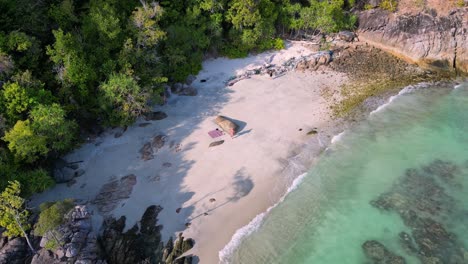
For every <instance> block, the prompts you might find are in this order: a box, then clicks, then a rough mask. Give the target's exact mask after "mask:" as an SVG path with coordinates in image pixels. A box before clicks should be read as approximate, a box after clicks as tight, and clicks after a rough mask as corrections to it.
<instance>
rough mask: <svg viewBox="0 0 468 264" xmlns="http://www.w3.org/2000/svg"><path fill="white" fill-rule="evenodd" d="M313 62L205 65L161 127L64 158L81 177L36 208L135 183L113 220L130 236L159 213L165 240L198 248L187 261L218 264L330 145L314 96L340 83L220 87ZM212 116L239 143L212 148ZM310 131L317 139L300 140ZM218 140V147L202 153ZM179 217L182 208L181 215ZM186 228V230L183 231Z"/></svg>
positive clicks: (291, 80)
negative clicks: (259, 71)
mask: <svg viewBox="0 0 468 264" xmlns="http://www.w3.org/2000/svg"><path fill="white" fill-rule="evenodd" d="M310 53H311V51H309V50H308V49H307V48H306V47H304V46H303V43H300V42H297V43H294V44H291V45H289V47H288V49H286V50H283V51H279V52H271V53H263V54H260V55H256V56H251V57H249V58H245V59H236V60H229V59H223V58H221V59H214V60H208V61H206V62H205V63H204V65H203V66H204V67H203V71H202V72H200V74H199V75H198V76H197V79H196V80H195V82H194V84H193V86H194V87H196V88H198V90H199V94H198V96H196V97H184V96H172V97H171V98H170V99H169V101H168V104H167V105H165V106H162V107H156V109H155V110H161V111H164V112H166V113H167V115H168V118H166V119H164V120H160V121H153V122H151V124H150V125H148V126H144V127H140V126H138V124H140V123H144V121H139V122H137V123H136V124H135V125H134V126H132V127H129V128H128V130H127V131H126V132H125V133H124V134H123V136H121V137H119V138H114V134H115V131H107V132H106V133H104V134H103V135H101V136H100V137H99V138H98V139H96V140H95V142H92V143H88V144H85V145H84V146H82V147H81V148H80V149H78V150H76V151H74V152H73V153H71V154H69V155H68V156H67V157H65V158H66V160H67V161H70V162H72V161H78V160H83V163H82V164H81V168H83V169H85V170H86V173H85V174H84V175H83V176H81V177H79V178H76V181H77V182H76V183H75V184H74V185H72V186H70V187H67V186H66V184H60V185H57V186H56V187H55V188H54V189H52V190H50V191H48V192H46V193H43V194H40V195H37V196H36V197H34V199H33V202H34V203H35V204H37V203H39V202H42V201H47V200H58V199H64V198H69V197H73V198H77V199H81V200H83V201H91V200H93V199H94V197H95V196H96V194H97V193H98V191H99V189H100V188H101V187H102V185H103V184H105V183H107V182H109V180H110V179H111V178H112V177H114V178H120V177H122V176H125V175H128V174H134V175H136V177H137V183H136V185H135V186H134V188H133V192H132V194H131V196H130V198H129V199H127V200H123V201H122V202H121V203H120V204H119V205H118V206H117V208H116V209H115V210H114V211H113V212H112V214H113V215H114V216H116V217H120V216H121V215H125V216H126V217H127V228H129V227H131V226H132V225H133V224H134V223H135V222H136V221H138V220H139V219H140V217H141V216H142V214H143V212H144V211H145V209H146V208H147V207H148V206H150V205H153V204H158V205H161V206H162V207H163V208H164V209H163V211H162V212H161V213H160V214H159V223H160V224H162V225H163V226H164V228H163V229H162V233H163V238H164V239H165V240H166V239H168V237H169V236H174V234H175V233H178V232H181V231H183V232H184V236H185V237H191V238H193V239H194V240H195V242H196V245H195V247H194V248H193V249H192V250H191V251H190V252H189V253H193V254H194V255H197V256H198V257H199V259H200V263H218V252H219V251H220V250H221V249H222V248H223V247H224V245H226V244H227V243H228V242H229V241H230V239H231V237H232V235H233V234H234V233H235V231H236V230H237V229H239V228H241V227H242V226H244V225H246V224H247V223H249V221H250V220H251V219H253V218H254V217H255V216H256V215H257V214H259V213H261V212H263V211H265V210H266V209H267V208H268V207H269V206H271V205H272V204H274V203H275V202H277V201H278V199H279V197H280V196H281V195H282V194H283V192H284V191H285V190H286V188H287V185H288V184H290V183H291V180H292V176H298V175H300V174H301V173H303V172H304V171H306V170H307V168H308V166H310V162H312V159H313V156H314V155H316V154H317V153H318V152H319V151H320V149H321V148H322V147H323V146H324V144H326V143H327V142H329V141H330V135H331V134H333V133H335V132H336V131H334V127H333V126H332V125H331V120H330V118H329V114H328V113H329V110H328V106H329V103H327V102H326V101H325V99H324V98H322V96H321V94H322V93H323V90H324V89H337V87H338V86H339V84H341V83H342V82H344V81H345V80H346V78H345V76H343V75H342V74H339V73H334V72H324V73H322V72H321V71H317V72H307V73H300V72H290V73H288V74H286V75H284V76H281V77H278V78H270V77H269V76H267V75H264V76H259V75H255V76H253V77H252V78H251V79H247V80H242V81H240V82H238V83H236V84H235V85H233V86H231V87H225V85H224V82H225V81H226V80H227V79H228V78H229V77H231V76H233V75H236V74H239V73H241V72H242V71H244V70H246V69H251V68H253V67H258V66H261V65H263V64H265V63H274V64H281V63H282V62H284V61H285V60H287V59H289V58H291V57H294V56H295V57H299V56H301V55H307V54H310ZM202 79H205V80H206V82H203V83H202V82H200V80H202ZM219 114H221V115H224V116H227V117H230V118H233V119H235V120H238V121H239V122H238V124H239V125H240V127H241V131H240V132H239V134H238V136H236V137H234V138H231V137H229V136H228V135H224V136H222V137H218V138H216V139H212V138H211V137H210V136H209V135H208V132H209V131H211V130H213V129H215V128H216V125H215V123H214V122H213V120H214V118H215V117H216V116H217V115H219ZM313 128H317V130H318V132H319V133H318V135H306V134H307V132H309V131H310V130H311V129H313ZM300 129H302V131H299V130H300ZM157 135H165V136H167V139H166V143H165V145H164V146H163V147H162V148H161V149H159V150H158V151H157V152H155V153H154V159H151V160H148V161H143V160H141V159H140V154H139V150H140V148H141V147H142V146H143V144H145V143H146V142H148V141H150V140H151V139H152V138H153V137H154V136H157ZM217 140H224V141H225V142H224V143H223V144H222V145H219V146H215V147H211V148H209V147H208V146H209V144H210V143H211V142H213V141H217ZM179 144H180V145H179ZM179 149H180V150H179ZM305 149H307V151H305ZM169 163H170V164H169ZM163 164H164V165H163ZM212 198H214V199H215V201H213V200H211V201H210V199H212ZM91 206H92V205H91ZM177 208H182V209H181V210H180V212H179V213H176V209H177ZM94 212H95V213H94V214H95V217H94V224H95V226H96V227H99V226H100V224H101V223H102V217H100V216H99V213H98V212H97V210H94ZM205 213H206V214H207V215H205ZM188 222H190V223H191V225H190V227H189V228H186V227H185V224H186V223H188Z"/></svg>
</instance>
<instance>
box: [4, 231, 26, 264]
mask: <svg viewBox="0 0 468 264" xmlns="http://www.w3.org/2000/svg"><path fill="white" fill-rule="evenodd" d="M28 253H29V248H28V245H27V244H26V240H25V239H24V238H22V237H18V238H13V239H6V243H4V246H3V247H2V248H1V249H0V264H23V263H24V262H25V259H26V257H27V256H28Z"/></svg>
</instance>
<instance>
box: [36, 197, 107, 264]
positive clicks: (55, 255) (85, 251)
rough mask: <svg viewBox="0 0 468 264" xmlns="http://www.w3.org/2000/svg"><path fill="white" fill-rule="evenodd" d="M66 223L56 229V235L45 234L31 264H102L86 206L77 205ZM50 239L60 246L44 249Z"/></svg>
mask: <svg viewBox="0 0 468 264" xmlns="http://www.w3.org/2000/svg"><path fill="white" fill-rule="evenodd" d="M66 218H67V221H66V222H65V223H64V224H62V225H61V226H60V227H58V228H57V230H56V234H55V235H53V236H52V235H51V233H50V232H49V233H47V234H46V235H45V236H43V237H42V238H41V240H40V247H41V249H40V250H39V251H38V252H37V254H35V255H34V256H33V257H32V260H31V264H43V263H50V264H52V263H57V264H58V263H64V264H65V263H75V264H104V263H106V261H105V260H103V259H102V258H101V257H100V254H101V252H100V248H99V246H98V244H97V237H96V234H95V233H94V232H93V230H92V225H91V213H90V211H89V210H88V208H87V207H86V206H83V205H78V206H75V208H74V209H73V210H71V211H70V212H69V213H68V214H67V216H66ZM51 239H59V242H58V244H60V245H61V246H59V247H57V248H56V249H55V250H48V249H46V248H45V246H46V244H47V242H48V241H49V240H51Z"/></svg>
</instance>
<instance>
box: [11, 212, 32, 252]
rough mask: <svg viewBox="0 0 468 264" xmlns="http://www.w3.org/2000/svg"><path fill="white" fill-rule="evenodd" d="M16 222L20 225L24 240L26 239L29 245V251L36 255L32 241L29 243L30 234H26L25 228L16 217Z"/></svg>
mask: <svg viewBox="0 0 468 264" xmlns="http://www.w3.org/2000/svg"><path fill="white" fill-rule="evenodd" d="M15 221H16V224H17V225H18V227H19V228H20V229H21V232H22V233H23V235H24V238H25V239H26V243H28V246H29V249H31V251H32V253H33V254H36V250H35V249H34V248H33V246H32V244H31V241H29V237H28V234H26V231H24V228H23V226H22V225H21V223H20V222H19V221H18V219H17V218H16V217H15Z"/></svg>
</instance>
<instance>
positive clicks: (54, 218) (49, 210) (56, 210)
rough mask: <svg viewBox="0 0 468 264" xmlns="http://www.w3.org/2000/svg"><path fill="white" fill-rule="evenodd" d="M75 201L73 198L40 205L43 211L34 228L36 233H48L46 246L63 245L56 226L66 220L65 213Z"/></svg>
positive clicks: (50, 247)
mask: <svg viewBox="0 0 468 264" xmlns="http://www.w3.org/2000/svg"><path fill="white" fill-rule="evenodd" d="M73 206H74V203H73V200H72V199H65V200H63V201H59V202H55V203H50V202H49V203H43V204H41V205H40V206H39V208H40V209H41V213H40V214H39V220H38V221H37V224H36V226H35V228H34V233H35V234H36V235H39V236H44V235H46V234H48V235H50V236H51V237H48V238H49V240H48V241H47V244H46V246H45V247H46V248H47V249H51V250H54V249H56V248H57V247H59V246H61V243H60V240H61V237H60V234H59V233H58V232H56V230H55V229H56V228H57V227H59V226H60V225H61V224H63V223H64V222H65V220H66V219H65V215H66V214H67V213H68V212H70V210H71V209H72V208H73Z"/></svg>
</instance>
